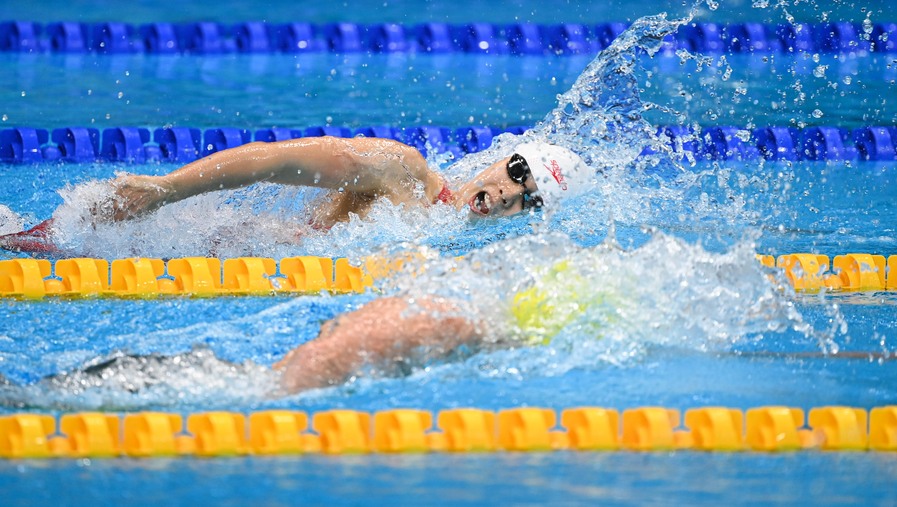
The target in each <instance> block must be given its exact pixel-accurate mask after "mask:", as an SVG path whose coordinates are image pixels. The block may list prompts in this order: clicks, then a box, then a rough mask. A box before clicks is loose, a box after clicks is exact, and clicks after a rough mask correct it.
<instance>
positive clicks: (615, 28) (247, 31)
mask: <svg viewBox="0 0 897 507" xmlns="http://www.w3.org/2000/svg"><path fill="white" fill-rule="evenodd" d="M627 27H628V25H627V24H626V23H599V24H579V23H565V24H557V25H536V24H528V23H515V24H509V25H496V24H490V23H469V24H462V25H453V24H447V23H424V24H419V25H413V26H405V25H400V24H393V23H380V24H370V25H363V24H357V23H326V24H313V23H303V22H296V23H281V24H272V23H264V22H244V23H238V24H234V25H225V24H221V23H213V22H198V23H185V24H174V23H151V24H145V25H140V26H134V25H130V24H126V23H117V22H106V23H91V24H87V23H76V22H61V23H50V24H47V25H42V24H39V23H35V22H31V21H5V22H2V23H0V51H16V52H44V51H51V52H59V53H82V52H88V51H90V52H96V53H143V52H145V53H157V54H168V53H194V54H216V53H233V52H239V53H271V52H283V53H305V52H315V51H330V52H335V53H351V52H375V53H404V52H423V53H448V52H463V53H475V54H512V55H550V54H557V55H575V54H592V53H596V52H598V51H600V50H602V49H604V48H606V47H607V46H609V45H610V43H611V42H612V41H613V40H614V39H615V38H616V37H617V36H618V35H619V34H620V33H622V32H623V30H625V29H626V28H627ZM679 48H683V49H688V50H690V51H697V52H701V53H724V52H729V53H753V52H759V53H772V52H783V53H794V52H821V53H854V52H863V51H872V52H881V53H897V23H876V24H874V25H872V31H871V32H868V33H867V32H866V31H865V29H864V27H863V26H862V25H860V24H857V23H850V22H843V21H842V22H831V23H823V24H808V23H795V24H780V25H767V24H762V23H734V24H720V23H692V24H689V25H686V26H683V27H682V28H681V29H680V30H679V31H678V32H677V33H676V35H675V36H668V37H667V38H666V39H665V44H664V49H665V50H666V51H670V52H672V51H675V50H676V49H679Z"/></svg>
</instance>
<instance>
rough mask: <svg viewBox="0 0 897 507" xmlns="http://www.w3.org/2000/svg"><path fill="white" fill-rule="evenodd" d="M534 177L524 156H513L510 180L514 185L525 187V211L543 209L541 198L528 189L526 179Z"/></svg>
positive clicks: (509, 167) (510, 165)
mask: <svg viewBox="0 0 897 507" xmlns="http://www.w3.org/2000/svg"><path fill="white" fill-rule="evenodd" d="M532 175H533V173H532V172H531V171H530V170H529V164H527V163H526V159H524V158H523V156H522V155H520V154H519V153H515V154H513V155H511V159H510V160H508V178H511V181H513V182H514V183H518V184H520V185H523V209H527V208H541V207H542V204H543V203H542V198H541V197H539V196H538V195H533V194H532V192H530V190H529V189H528V188H526V179H527V178H530V177H532Z"/></svg>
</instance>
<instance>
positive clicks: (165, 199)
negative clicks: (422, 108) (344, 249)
mask: <svg viewBox="0 0 897 507" xmlns="http://www.w3.org/2000/svg"><path fill="white" fill-rule="evenodd" d="M260 181H269V182H272V183H281V184H285V185H303V186H311V187H319V188H329V189H334V190H337V189H340V190H343V191H346V192H355V193H358V194H363V195H372V196H380V195H384V196H396V195H411V194H412V189H413V187H414V185H415V184H416V183H423V184H424V187H425V189H426V191H427V194H430V193H432V194H433V196H429V195H428V197H431V198H433V197H435V195H436V194H438V192H439V190H441V182H440V180H439V177H438V176H437V175H435V174H434V173H432V172H431V171H429V169H428V168H427V164H426V161H425V160H424V158H423V157H422V156H421V154H420V153H419V152H418V151H417V150H415V149H414V148H411V147H410V146H406V145H404V144H402V143H399V142H396V141H391V140H386V139H374V138H353V139H342V138H334V137H315V138H302V139H293V140H289V141H280V142H276V143H258V142H257V143H250V144H246V145H243V146H239V147H237V148H232V149H229V150H224V151H220V152H217V153H213V154H212V155H209V156H207V157H204V158H202V159H200V160H197V161H195V162H192V163H190V164H188V165H186V166H184V167H182V168H180V169H178V170H177V171H174V172H172V173H170V174H167V175H165V176H127V177H123V178H120V179H119V180H117V181H116V182H115V183H114V185H115V187H116V193H117V194H118V196H119V197H120V202H118V203H117V207H116V210H115V216H114V218H115V219H123V218H129V217H132V216H139V215H141V214H144V213H148V212H150V211H153V210H155V209H157V208H159V207H160V206H162V205H164V204H169V203H172V202H177V201H180V200H183V199H186V198H188V197H192V196H194V195H199V194H204V193H206V192H213V191H216V190H226V189H233V188H239V187H244V186H248V185H251V184H253V183H257V182H260Z"/></svg>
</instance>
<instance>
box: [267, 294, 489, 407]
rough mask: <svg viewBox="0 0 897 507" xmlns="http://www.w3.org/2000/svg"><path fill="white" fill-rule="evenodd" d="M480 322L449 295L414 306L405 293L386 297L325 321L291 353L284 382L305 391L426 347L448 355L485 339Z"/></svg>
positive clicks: (285, 360)
mask: <svg viewBox="0 0 897 507" xmlns="http://www.w3.org/2000/svg"><path fill="white" fill-rule="evenodd" d="M480 326H481V325H478V324H477V323H474V322H472V321H471V320H470V319H468V318H466V317H464V316H462V315H461V312H460V311H459V309H458V308H457V307H456V306H455V305H454V304H453V303H452V302H451V301H448V300H444V299H435V298H429V299H426V300H418V301H415V303H414V306H409V303H408V301H406V300H405V299H402V298H394V297H393V298H383V299H378V300H375V301H372V302H370V303H368V304H366V305H364V306H363V307H361V308H360V309H358V310H356V311H354V312H351V313H347V314H345V315H342V316H340V317H337V318H336V319H334V320H331V321H330V322H327V323H325V324H324V325H323V326H321V333H320V334H319V335H318V337H317V338H315V339H314V340H311V341H309V342H307V343H305V344H303V345H300V346H299V347H297V348H296V349H294V350H292V351H291V352H290V353H288V354H287V355H286V356H285V357H284V358H283V359H282V360H281V361H280V362H279V363H277V364H275V365H274V368H275V369H283V380H282V382H283V386H284V387H285V388H286V389H287V390H289V391H291V392H297V391H303V390H306V389H312V388H316V387H326V386H330V385H337V384H341V383H343V382H345V381H346V380H347V379H348V378H350V377H351V376H352V375H354V374H356V373H357V372H360V371H361V370H362V369H363V368H364V367H365V366H369V365H370V366H374V367H377V366H384V365H389V364H390V363H396V362H399V361H402V360H403V359H407V358H408V357H409V355H410V354H411V353H412V352H414V351H415V350H420V349H424V350H426V353H427V354H428V355H430V356H431V357H440V356H443V355H445V354H447V353H449V352H451V351H452V350H454V349H455V348H457V347H458V346H460V345H463V344H475V343H477V342H479V341H480V340H481V339H482V334H481V329H480Z"/></svg>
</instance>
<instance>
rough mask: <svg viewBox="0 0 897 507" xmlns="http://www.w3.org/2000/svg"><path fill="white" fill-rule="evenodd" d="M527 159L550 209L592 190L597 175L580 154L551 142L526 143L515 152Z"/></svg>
mask: <svg viewBox="0 0 897 507" xmlns="http://www.w3.org/2000/svg"><path fill="white" fill-rule="evenodd" d="M514 152H515V153H517V154H518V155H520V156H521V157H523V158H524V160H526V163H527V165H529V169H530V172H532V174H533V178H534V179H535V181H536V186H537V187H539V192H538V194H537V195H539V196H540V197H541V198H542V202H543V203H544V205H546V206H550V205H554V204H555V203H556V202H557V201H559V200H561V199H564V198H567V197H574V196H577V195H581V194H583V193H585V192H586V191H588V189H589V187H590V183H591V182H592V178H593V176H594V174H595V172H594V171H593V170H592V169H590V168H589V166H587V165H586V163H585V162H584V161H583V160H582V158H580V156H579V155H577V154H576V153H573V152H572V151H570V150H568V149H567V148H563V147H561V146H556V145H553V144H548V143H523V144H520V145H518V146H517V148H516V149H515V150H514Z"/></svg>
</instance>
